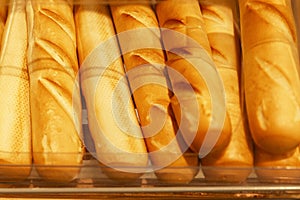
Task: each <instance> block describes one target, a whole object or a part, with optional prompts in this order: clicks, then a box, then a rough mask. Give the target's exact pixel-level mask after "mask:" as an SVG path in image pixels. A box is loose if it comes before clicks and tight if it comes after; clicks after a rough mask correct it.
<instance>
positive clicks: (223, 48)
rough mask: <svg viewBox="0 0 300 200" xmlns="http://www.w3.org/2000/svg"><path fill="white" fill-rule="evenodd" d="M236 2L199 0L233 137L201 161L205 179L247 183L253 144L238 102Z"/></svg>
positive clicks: (238, 66) (238, 63)
mask: <svg viewBox="0 0 300 200" xmlns="http://www.w3.org/2000/svg"><path fill="white" fill-rule="evenodd" d="M236 3H237V2H236V1H235V0H224V1H220V0H200V5H201V10H202V13H203V18H204V21H205V24H206V31H207V34H208V39H209V42H210V46H211V49H212V57H213V59H214V62H215V63H216V66H217V69H218V71H219V73H220V75H221V78H222V81H223V84H224V88H225V97H226V108H227V111H228V114H229V117H230V122H231V127H232V136H231V138H230V142H229V144H228V146H227V147H226V148H224V149H221V150H219V151H216V152H213V153H211V154H208V155H207V156H206V157H204V158H203V159H202V161H201V164H202V171H203V173H204V175H205V177H206V179H208V180H214V181H231V182H233V181H236V182H241V181H244V180H246V178H247V177H248V175H249V174H250V173H251V171H252V166H253V152H252V144H251V143H252V141H251V137H250V135H249V133H248V132H246V130H245V127H244V119H243V115H242V111H241V103H240V87H239V72H240V52H239V42H238V39H237V38H238V37H237V36H236V32H235V28H234V27H235V23H237V21H235V20H237V16H236V14H237V11H236V6H237V5H236Z"/></svg>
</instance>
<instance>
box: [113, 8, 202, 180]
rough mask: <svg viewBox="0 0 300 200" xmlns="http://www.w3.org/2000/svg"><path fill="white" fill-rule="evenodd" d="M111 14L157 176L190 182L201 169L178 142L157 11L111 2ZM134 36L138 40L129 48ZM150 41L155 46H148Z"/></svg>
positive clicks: (162, 178)
mask: <svg viewBox="0 0 300 200" xmlns="http://www.w3.org/2000/svg"><path fill="white" fill-rule="evenodd" d="M111 13H112V16H113V19H114V24H115V27H116V30H117V33H118V36H119V43H120V47H121V49H122V52H123V59H124V64H125V66H126V71H127V76H128V79H129V83H130V86H131V90H132V92H133V97H134V102H135V105H136V107H137V112H138V115H139V119H140V123H141V126H142V130H143V134H144V137H145V141H146V144H147V148H148V150H149V154H150V158H151V163H152V167H153V169H154V170H155V173H156V176H157V177H158V179H160V180H162V181H164V182H173V183H174V182H185V183H186V182H190V181H192V180H193V178H194V177H195V175H196V174H197V172H198V166H199V164H198V156H197V155H196V154H194V156H192V155H186V156H185V154H188V153H186V150H187V148H186V149H185V150H182V149H181V148H180V145H179V143H180V142H178V141H177V139H178V138H177V137H176V133H177V132H178V127H177V125H176V122H175V118H174V115H173V113H172V110H171V108H170V96H169V89H168V84H167V79H166V76H165V66H164V61H165V59H164V53H163V50H162V47H161V43H160V38H161V36H160V32H159V29H158V22H157V19H156V16H155V12H154V11H153V10H152V8H151V6H150V5H147V4H128V5H112V6H111ZM126 31H127V32H126ZM137 37H138V38H137ZM133 38H135V40H138V43H137V44H136V46H131V47H130V45H132V41H133V40H132V39H133ZM128 40H129V41H130V44H129V43H128ZM149 42H151V44H152V46H153V48H150V47H148V48H146V47H147V45H148V44H149ZM181 142H183V141H181Z"/></svg>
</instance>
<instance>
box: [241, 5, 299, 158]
mask: <svg viewBox="0 0 300 200" xmlns="http://www.w3.org/2000/svg"><path fill="white" fill-rule="evenodd" d="M239 4H240V16H241V38H242V50H243V79H244V80H243V82H244V91H245V101H246V107H247V114H248V119H249V126H250V130H251V133H252V137H253V139H254V141H255V144H256V145H257V146H258V147H259V148H261V149H263V150H264V151H266V152H269V153H273V154H283V153H286V152H288V151H293V150H294V149H295V148H296V147H297V146H298V145H299V143H300V131H299V130H300V80H299V72H298V70H299V57H298V51H297V34H296V28H295V22H294V18H293V13H292V9H291V1H290V0H282V1H276V0H270V1H263V0H259V1H257V0H255V1H254V0H241V1H239Z"/></svg>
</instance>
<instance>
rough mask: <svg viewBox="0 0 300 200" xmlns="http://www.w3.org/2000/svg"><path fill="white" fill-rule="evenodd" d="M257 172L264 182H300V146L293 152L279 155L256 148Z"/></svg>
mask: <svg viewBox="0 0 300 200" xmlns="http://www.w3.org/2000/svg"><path fill="white" fill-rule="evenodd" d="M255 173H256V175H257V176H258V179H259V180H260V181H263V182H290V183H292V182H295V183H299V180H300V152H299V147H297V148H296V149H295V150H294V151H292V152H288V153H284V154H277V155H274V154H270V153H267V152H265V151H264V150H262V149H260V148H258V147H257V148H255Z"/></svg>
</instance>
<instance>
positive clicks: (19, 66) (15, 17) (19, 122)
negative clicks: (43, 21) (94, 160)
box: [0, 0, 32, 179]
mask: <svg viewBox="0 0 300 200" xmlns="http://www.w3.org/2000/svg"><path fill="white" fill-rule="evenodd" d="M20 30H22V31H20ZM26 30H27V27H26V12H25V4H23V3H19V2H18V1H15V0H11V1H10V5H9V11H8V18H7V22H6V24H5V28H4V33H3V38H2V42H1V54H0V90H1V96H0V106H1V115H0V133H1V142H0V163H1V167H0V175H1V177H8V178H11V179H23V178H27V177H28V176H29V174H30V171H31V163H32V154H31V125H30V104H29V79H28V71H27V64H26V53H27V32H26ZM5 165H7V166H8V167H5Z"/></svg>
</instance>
